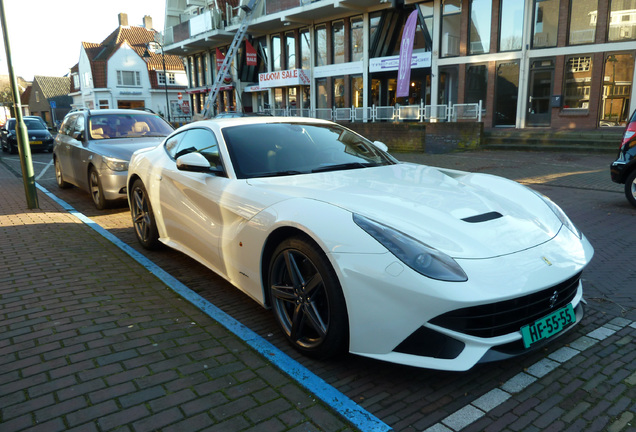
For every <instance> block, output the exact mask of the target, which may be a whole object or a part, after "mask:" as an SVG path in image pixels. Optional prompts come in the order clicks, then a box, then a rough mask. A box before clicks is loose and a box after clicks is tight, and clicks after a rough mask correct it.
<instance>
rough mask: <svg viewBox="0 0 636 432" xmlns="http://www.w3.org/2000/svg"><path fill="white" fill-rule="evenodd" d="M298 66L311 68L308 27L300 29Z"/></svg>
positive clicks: (306, 68)
mask: <svg viewBox="0 0 636 432" xmlns="http://www.w3.org/2000/svg"><path fill="white" fill-rule="evenodd" d="M300 67H301V68H302V69H305V70H308V69H311V44H310V42H309V29H303V30H301V31H300Z"/></svg>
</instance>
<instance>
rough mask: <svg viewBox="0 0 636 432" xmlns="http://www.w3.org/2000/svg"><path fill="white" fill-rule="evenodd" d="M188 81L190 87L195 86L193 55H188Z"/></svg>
mask: <svg viewBox="0 0 636 432" xmlns="http://www.w3.org/2000/svg"><path fill="white" fill-rule="evenodd" d="M187 61H188V82H189V84H190V87H196V83H195V82H194V75H193V73H194V57H188V60H187Z"/></svg>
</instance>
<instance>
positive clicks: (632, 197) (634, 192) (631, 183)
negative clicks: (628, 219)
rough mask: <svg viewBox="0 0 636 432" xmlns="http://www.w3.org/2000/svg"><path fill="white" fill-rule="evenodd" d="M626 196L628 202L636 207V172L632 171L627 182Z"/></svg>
mask: <svg viewBox="0 0 636 432" xmlns="http://www.w3.org/2000/svg"><path fill="white" fill-rule="evenodd" d="M625 196H626V197H627V201H629V203H630V204H631V205H633V206H634V207H636V170H634V171H632V172H631V173H630V174H629V175H628V176H627V179H626V180H625Z"/></svg>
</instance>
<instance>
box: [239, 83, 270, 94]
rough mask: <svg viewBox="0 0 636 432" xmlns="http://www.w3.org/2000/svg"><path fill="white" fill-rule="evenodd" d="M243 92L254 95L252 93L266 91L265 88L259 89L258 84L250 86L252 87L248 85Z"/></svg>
mask: <svg viewBox="0 0 636 432" xmlns="http://www.w3.org/2000/svg"><path fill="white" fill-rule="evenodd" d="M243 91H244V92H246V93H254V92H262V91H267V88H266V87H261V86H259V85H258V84H252V85H248V86H246V87H245V88H244V89H243Z"/></svg>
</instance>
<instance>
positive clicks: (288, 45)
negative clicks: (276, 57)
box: [285, 32, 296, 69]
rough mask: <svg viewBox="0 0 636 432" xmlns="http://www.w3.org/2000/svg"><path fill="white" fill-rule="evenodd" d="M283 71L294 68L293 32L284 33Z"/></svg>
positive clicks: (294, 48)
mask: <svg viewBox="0 0 636 432" xmlns="http://www.w3.org/2000/svg"><path fill="white" fill-rule="evenodd" d="M285 55H286V62H285V69H295V68H296V36H294V33H293V32H288V33H285Z"/></svg>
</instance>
